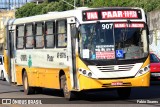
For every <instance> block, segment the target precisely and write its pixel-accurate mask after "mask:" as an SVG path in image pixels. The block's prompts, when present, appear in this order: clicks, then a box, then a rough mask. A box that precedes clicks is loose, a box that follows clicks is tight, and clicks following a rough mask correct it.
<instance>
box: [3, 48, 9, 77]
mask: <svg viewBox="0 0 160 107" xmlns="http://www.w3.org/2000/svg"><path fill="white" fill-rule="evenodd" d="M8 60H9V59H8V55H7V50H4V68H5V71H6V73H7V75H8V74H9V70H8V68H9V65H8Z"/></svg>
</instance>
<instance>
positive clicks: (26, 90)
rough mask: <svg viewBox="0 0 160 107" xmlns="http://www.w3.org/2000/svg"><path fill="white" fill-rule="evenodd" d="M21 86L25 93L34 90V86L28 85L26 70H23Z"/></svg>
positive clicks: (31, 92) (30, 92)
mask: <svg viewBox="0 0 160 107" xmlns="http://www.w3.org/2000/svg"><path fill="white" fill-rule="evenodd" d="M23 88H24V93H25V94H26V95H29V94H33V93H34V92H35V90H34V88H33V87H30V86H29V83H28V76H27V73H26V72H24V74H23Z"/></svg>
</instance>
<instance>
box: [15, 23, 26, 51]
mask: <svg viewBox="0 0 160 107" xmlns="http://www.w3.org/2000/svg"><path fill="white" fill-rule="evenodd" d="M19 26H23V27H24V32H23V33H24V36H20V37H19V36H18V27H19ZM18 38H23V47H22V48H19V47H18ZM24 48H25V24H19V25H16V49H17V50H20V49H24Z"/></svg>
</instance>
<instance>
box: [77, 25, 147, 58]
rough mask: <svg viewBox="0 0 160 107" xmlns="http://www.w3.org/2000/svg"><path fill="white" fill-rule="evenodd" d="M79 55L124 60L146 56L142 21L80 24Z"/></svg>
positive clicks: (144, 30) (145, 36)
mask: <svg viewBox="0 0 160 107" xmlns="http://www.w3.org/2000/svg"><path fill="white" fill-rule="evenodd" d="M79 40H80V42H79V48H80V56H81V58H83V59H88V60H113V59H117V60H126V59H138V58H143V57H146V56H147V54H148V44H147V34H146V29H145V27H144V23H136V24H135V23H134V24H130V25H128V24H127V23H92V24H83V25H81V26H80V37H79Z"/></svg>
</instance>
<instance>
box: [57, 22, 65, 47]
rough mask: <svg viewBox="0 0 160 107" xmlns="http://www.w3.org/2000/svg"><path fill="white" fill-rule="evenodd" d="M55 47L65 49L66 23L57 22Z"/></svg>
mask: <svg viewBox="0 0 160 107" xmlns="http://www.w3.org/2000/svg"><path fill="white" fill-rule="evenodd" d="M57 41H58V42H57V47H59V48H65V47H67V21H66V20H59V21H57Z"/></svg>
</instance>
